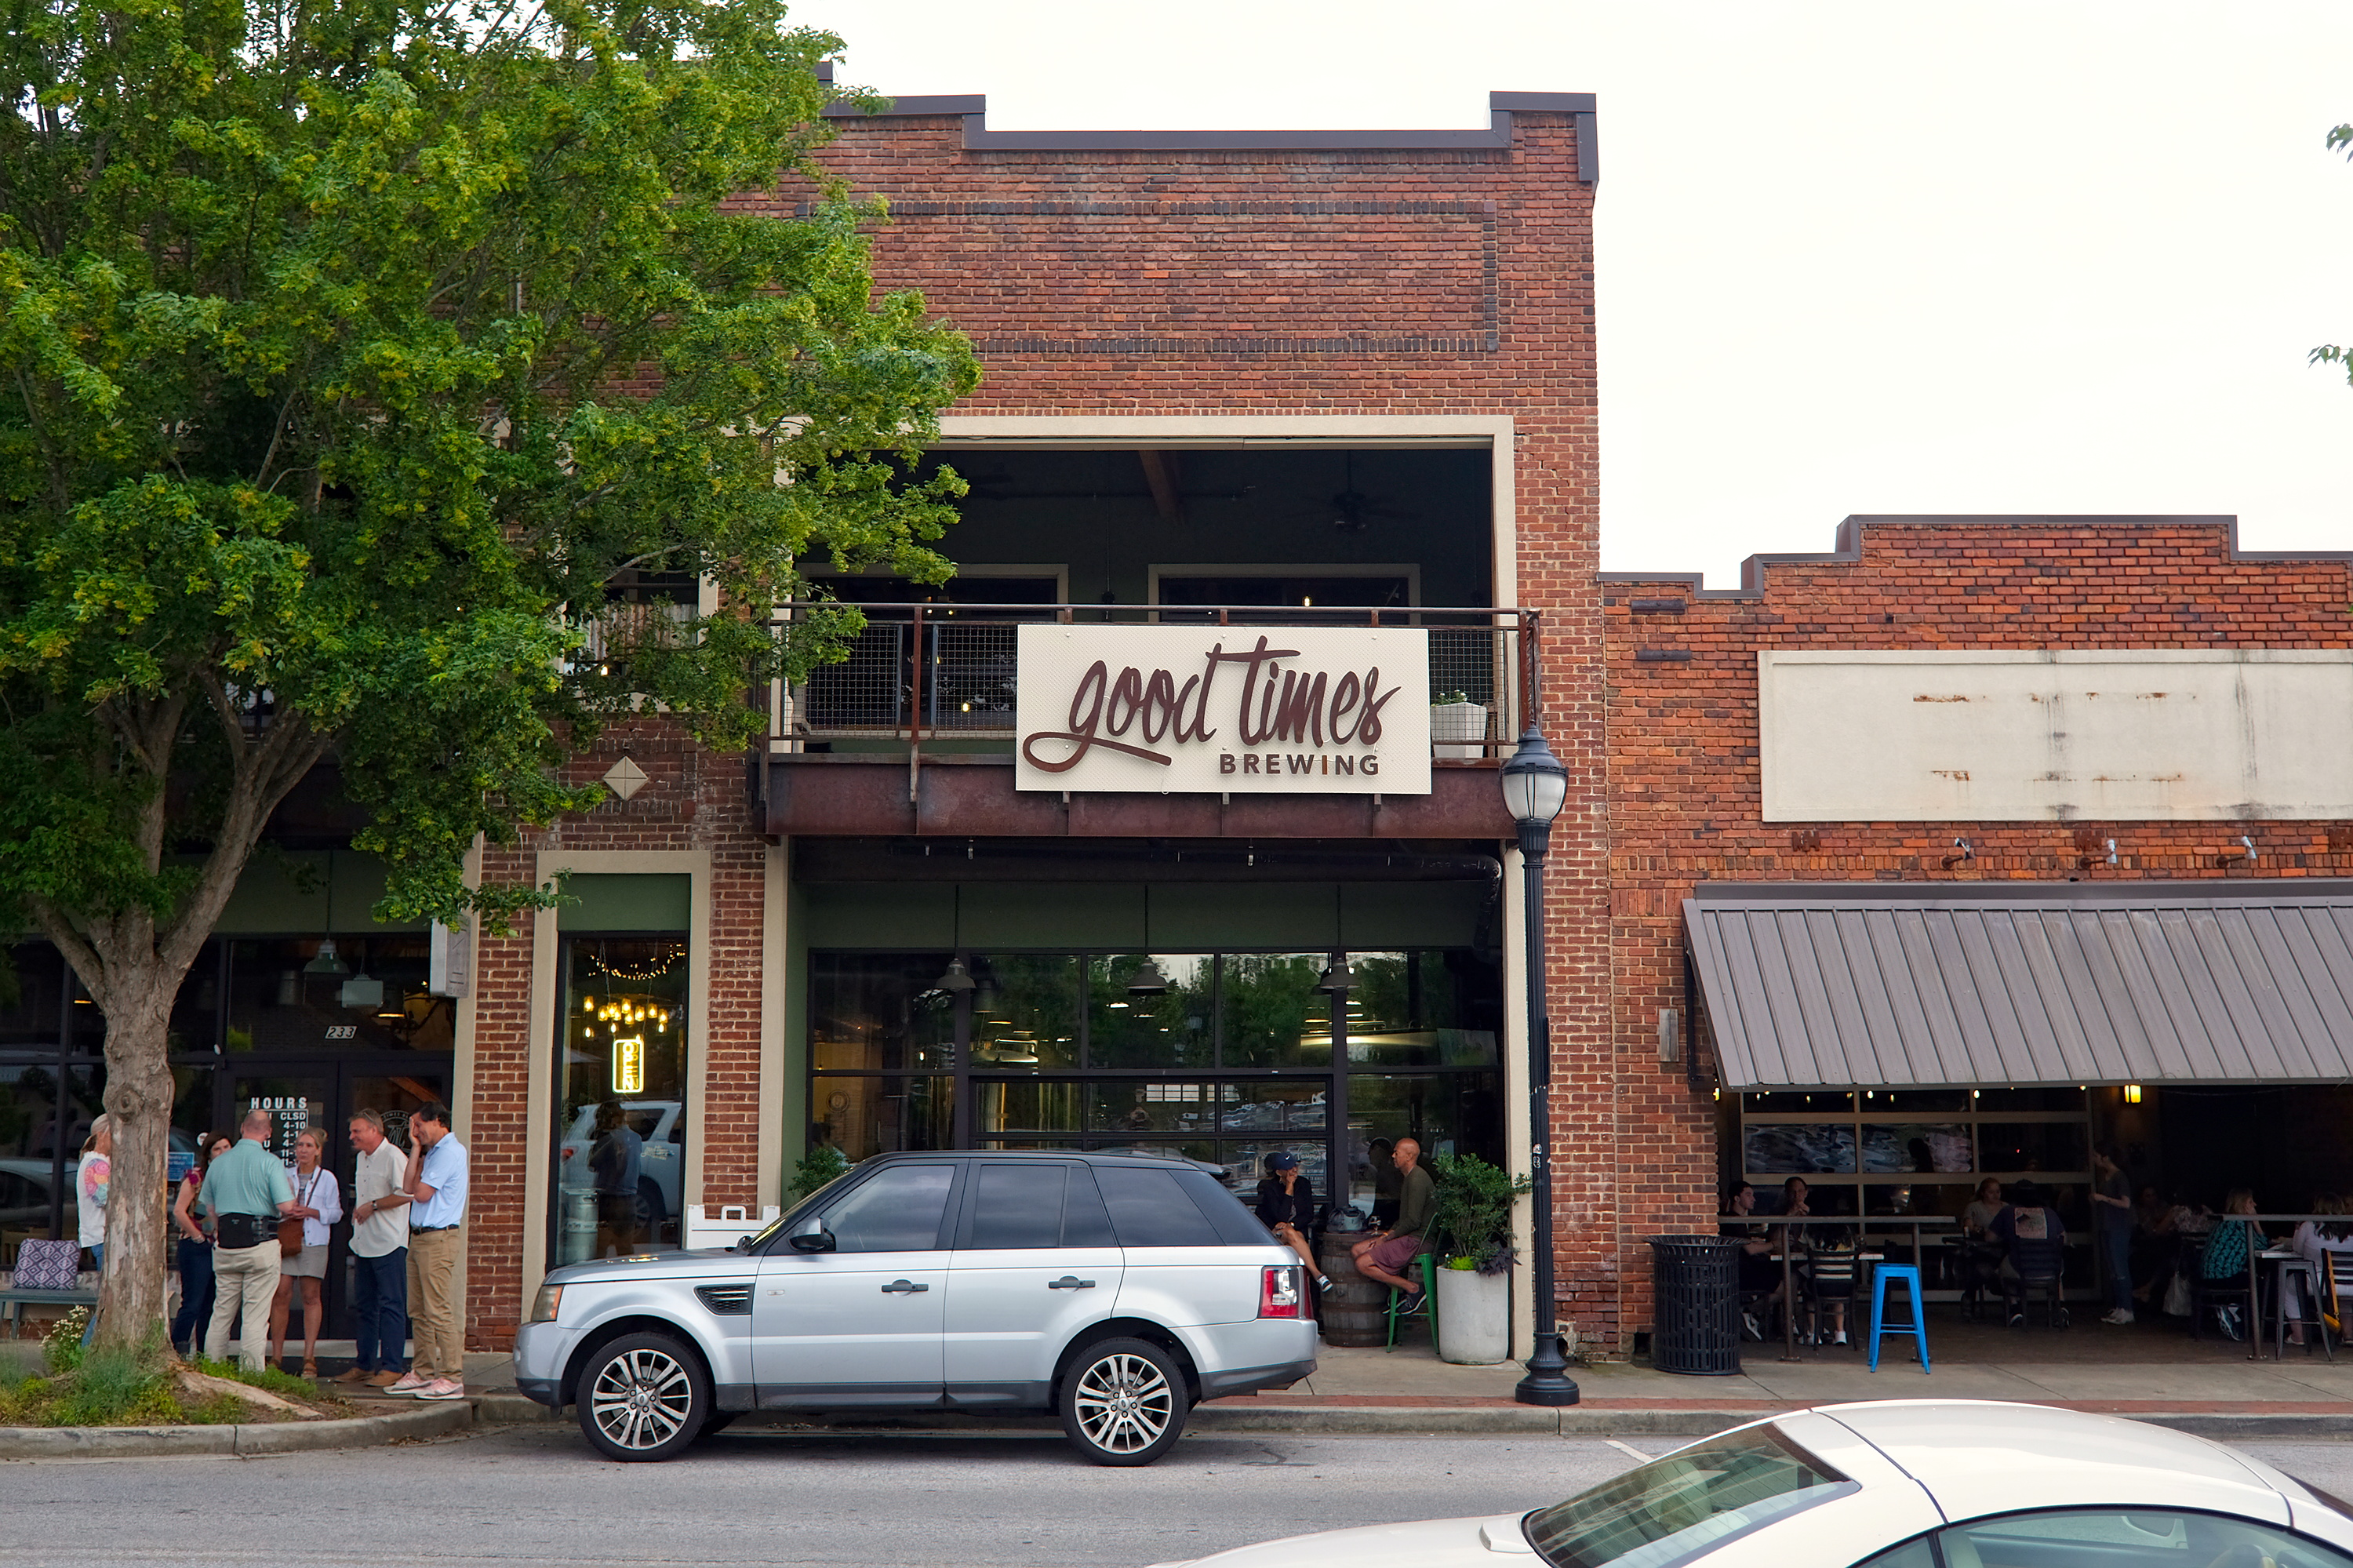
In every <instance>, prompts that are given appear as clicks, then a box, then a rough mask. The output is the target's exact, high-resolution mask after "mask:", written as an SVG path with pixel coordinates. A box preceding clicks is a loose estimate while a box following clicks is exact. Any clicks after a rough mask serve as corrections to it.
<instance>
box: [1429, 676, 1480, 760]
mask: <svg viewBox="0 0 2353 1568" xmlns="http://www.w3.org/2000/svg"><path fill="white" fill-rule="evenodd" d="M1486 738H1487V705H1486V704H1484V703H1474V702H1472V700H1471V699H1470V698H1469V697H1468V696H1466V695H1464V694H1462V693H1461V692H1440V693H1438V694H1435V695H1434V696H1432V697H1431V698H1430V741H1431V743H1432V746H1433V748H1434V749H1435V751H1436V754H1437V755H1438V756H1440V757H1458V758H1467V757H1476V756H1478V755H1479V754H1480V753H1481V752H1482V751H1483V750H1485V749H1486V747H1485V746H1484V744H1483V743H1484V742H1485V740H1486Z"/></svg>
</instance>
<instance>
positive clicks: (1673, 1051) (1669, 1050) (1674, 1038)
mask: <svg viewBox="0 0 2353 1568" xmlns="http://www.w3.org/2000/svg"><path fill="white" fill-rule="evenodd" d="M1682 1047H1683V1015H1682V1014H1681V1013H1679V1012H1676V1011H1675V1010H1674V1009H1673V1008H1672V1007H1662V1008H1661V1009H1659V1060H1660V1061H1662V1062H1673V1061H1675V1060H1677V1059H1678V1058H1679V1057H1680V1056H1681V1054H1682Z"/></svg>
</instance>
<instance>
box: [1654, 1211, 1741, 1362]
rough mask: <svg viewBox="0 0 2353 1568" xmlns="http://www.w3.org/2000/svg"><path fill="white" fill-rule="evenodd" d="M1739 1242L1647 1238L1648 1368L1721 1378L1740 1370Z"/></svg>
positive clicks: (1707, 1238) (1735, 1239) (1724, 1238)
mask: <svg viewBox="0 0 2353 1568" xmlns="http://www.w3.org/2000/svg"><path fill="white" fill-rule="evenodd" d="M1740 1245H1741V1244H1740V1241H1739V1238H1738V1237H1736V1236H1652V1237H1651V1262H1652V1266H1653V1267H1652V1275H1651V1365H1652V1366H1654V1367H1656V1368H1658V1369H1659V1371H1661V1372H1691V1373H1694V1374H1697V1375H1699V1376H1703V1377H1726V1376H1729V1375H1731V1374H1732V1373H1735V1372H1738V1371H1739V1370H1740Z"/></svg>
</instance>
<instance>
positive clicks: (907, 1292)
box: [882, 1279, 931, 1296]
mask: <svg viewBox="0 0 2353 1568" xmlns="http://www.w3.org/2000/svg"><path fill="white" fill-rule="evenodd" d="M930 1288H931V1287H930V1286H928V1285H916V1284H913V1283H911V1282H910V1281H908V1280H904V1279H894V1280H892V1282H891V1283H890V1284H888V1285H886V1286H884V1287H882V1294H883V1295H885V1296H913V1295H914V1294H915V1292H917V1291H919V1290H929V1289H930Z"/></svg>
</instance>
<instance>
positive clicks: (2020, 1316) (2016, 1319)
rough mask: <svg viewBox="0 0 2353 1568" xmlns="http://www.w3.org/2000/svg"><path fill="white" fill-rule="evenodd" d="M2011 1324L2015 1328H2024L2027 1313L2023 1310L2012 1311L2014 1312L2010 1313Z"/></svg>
mask: <svg viewBox="0 0 2353 1568" xmlns="http://www.w3.org/2000/svg"><path fill="white" fill-rule="evenodd" d="M2010 1327H2011V1328H2013V1329H2023V1328H2025V1327H2026V1314H2025V1313H2023V1312H2012V1313H2011V1314H2010Z"/></svg>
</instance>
